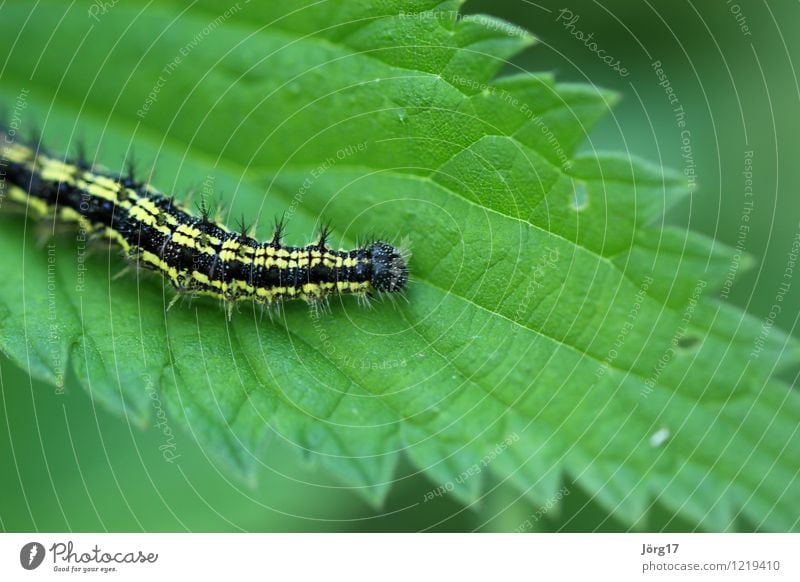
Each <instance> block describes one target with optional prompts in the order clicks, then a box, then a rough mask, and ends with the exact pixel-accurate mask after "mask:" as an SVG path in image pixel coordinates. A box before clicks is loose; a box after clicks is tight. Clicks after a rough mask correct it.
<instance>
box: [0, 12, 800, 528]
mask: <svg viewBox="0 0 800 582" xmlns="http://www.w3.org/2000/svg"><path fill="white" fill-rule="evenodd" d="M565 8H566V9H568V10H570V11H571V12H572V13H573V15H575V16H579V20H578V21H575V22H574V29H570V30H567V29H566V28H565V27H564V23H563V21H562V22H559V21H558V17H559V11H560V10H562V9H565ZM1 11H2V9H0V13H1ZM465 11H466V12H476V13H477V12H481V13H487V14H492V15H496V16H500V17H503V18H505V19H507V20H509V21H511V22H513V23H515V24H518V25H520V26H523V27H525V28H527V29H528V30H531V31H532V32H533V33H534V34H536V35H537V36H538V37H539V38H540V40H541V42H540V44H539V45H538V46H537V47H534V48H533V49H530V50H528V51H526V52H525V53H524V54H522V55H519V56H518V57H516V58H514V59H513V61H512V62H511V63H509V65H508V66H507V67H506V71H505V72H515V71H516V72H519V69H525V70H534V71H543V70H552V71H554V72H555V73H556V75H557V77H558V79H559V80H561V81H573V82H584V83H594V84H597V85H601V86H604V87H608V88H611V89H614V90H616V91H617V92H619V93H620V94H621V96H622V100H621V102H620V104H619V105H618V107H617V108H616V109H615V112H614V115H613V116H610V117H609V118H608V119H606V120H605V121H603V122H602V123H601V125H600V126H599V128H598V129H597V130H595V131H594V132H593V133H592V135H591V140H590V141H589V142H588V143H587V145H586V147H587V148H597V149H604V150H605V149H615V150H623V151H628V152H630V153H631V154H633V155H637V156H641V157H644V158H646V159H649V160H652V161H660V162H661V163H663V164H664V165H667V166H671V167H674V168H677V169H683V168H684V160H683V159H682V157H681V154H682V152H681V149H680V148H681V145H682V143H681V135H680V131H681V130H680V129H679V128H678V127H677V125H676V121H675V116H674V113H673V111H672V106H671V105H670V104H669V103H668V101H667V98H666V95H665V93H664V90H663V88H662V87H660V86H659V84H658V79H657V77H656V74H655V73H654V71H653V69H652V67H651V65H652V63H653V61H657V60H660V61H661V63H662V66H663V68H664V70H665V72H666V73H667V75H668V76H669V79H670V82H671V84H672V86H673V88H674V90H675V91H676V94H677V95H678V98H679V100H680V103H681V105H683V107H684V110H685V112H686V121H687V124H688V126H687V127H688V129H689V130H690V131H691V139H692V146H693V155H694V158H695V162H696V167H697V174H698V184H699V188H698V189H697V191H696V192H695V193H694V194H693V195H692V196H690V197H688V198H687V199H686V200H685V201H684V202H682V203H681V204H680V205H679V206H678V207H676V208H675V209H673V210H672V211H671V212H670V214H669V215H668V217H667V220H668V221H669V222H671V223H674V224H684V225H690V226H691V227H692V228H693V229H695V230H697V231H700V232H703V233H705V234H707V235H709V236H711V237H714V238H715V239H717V240H719V241H721V242H724V243H727V244H728V245H731V246H736V244H737V240H738V236H739V227H740V225H741V224H742V212H743V208H744V202H745V196H744V187H745V185H744V176H743V174H742V172H743V170H744V157H745V152H746V151H752V152H754V155H753V159H754V163H753V181H754V190H755V195H754V207H753V212H752V220H751V222H750V226H751V228H750V231H749V232H748V233H747V237H746V240H745V241H744V247H745V250H746V252H747V253H749V254H750V255H752V256H753V257H755V258H756V260H757V264H758V266H757V267H756V268H754V269H752V270H750V271H749V272H747V273H744V274H742V275H741V276H740V277H739V278H738V279H737V280H736V282H735V284H734V285H733V287H732V289H731V292H730V296H729V297H728V298H727V301H730V302H731V303H733V304H736V305H738V306H740V307H742V308H744V309H746V310H747V311H749V312H750V313H752V314H754V315H756V316H757V317H765V316H766V315H767V313H768V311H769V308H770V306H771V305H772V304H773V303H774V297H775V293H776V289H777V285H778V283H779V281H780V278H781V276H782V274H783V270H784V268H785V265H786V254H787V252H788V249H789V246H790V244H791V241H792V239H793V238H794V236H795V235H796V234H797V233H798V231H800V196H798V193H797V192H798V189H799V188H798V187H799V186H800V183H799V182H800V173H798V171H797V167H798V164H797V159H798V155H799V154H800V131H798V130H800V121H798V118H800V116H799V115H798V114H800V85H798V74H797V70H796V68H795V65H794V63H795V60H797V59H798V58H800V39H798V37H797V34H796V33H797V30H800V4H798V3H797V2H789V1H785V2H776V3H771V4H768V3H767V2H766V1H762V2H756V1H752V2H740V3H739V4H736V3H733V2H726V1H725V0H719V1H718V2H713V3H702V4H701V3H694V4H693V3H689V2H683V1H681V0H679V1H677V2H674V1H670V2H667V1H663V0H662V1H661V2H649V1H645V2H641V3H640V2H630V1H625V0H613V1H608V0H605V1H602V2H589V1H584V2H573V3H571V4H565V3H563V2H559V3H556V2H552V1H540V2H537V3H533V2H528V1H526V0H505V1H504V2H497V1H489V0H473V1H470V2H468V3H467V4H466V6H465ZM573 17H574V16H573ZM562 20H563V19H562ZM745 25H746V26H747V27H748V28H747V29H743V28H742V27H743V26H745ZM574 30H581V31H583V32H584V33H585V34H593V35H594V37H593V40H595V41H596V42H597V44H598V45H599V47H600V48H602V49H605V50H606V51H607V54H609V55H613V56H614V57H615V58H617V59H619V60H620V61H621V64H622V65H623V66H625V67H626V68H627V69H628V70H629V71H630V75H628V76H627V77H623V76H620V74H619V73H617V72H615V71H614V70H612V69H611V68H610V67H608V66H607V65H606V64H605V63H603V62H601V61H600V59H599V58H598V57H597V55H595V54H594V53H593V52H591V51H590V50H589V49H588V48H587V47H586V46H585V45H584V44H583V43H582V42H581V41H580V40H579V39H577V38H576V37H575V36H574V35H572V34H570V31H574ZM798 307H800V293H798V292H797V290H796V289H795V290H793V292H792V293H790V294H789V295H788V296H787V298H786V301H785V304H784V308H783V311H782V313H781V314H780V316H779V318H778V319H777V321H776V325H778V326H779V327H781V328H783V329H784V330H787V331H793V330H794V328H795V325H796V323H797V314H798V311H800V310H799V309H798ZM787 379H788V380H789V381H794V380H795V378H793V377H791V376H789V377H787ZM795 383H796V382H795ZM53 391H54V389H53V388H52V387H51V386H48V385H43V384H41V383H38V382H36V381H32V380H31V379H30V377H28V376H27V375H26V374H25V373H24V371H22V370H20V369H18V368H16V367H15V366H14V365H12V364H10V363H9V362H8V361H7V360H4V359H0V394H1V395H2V399H0V418H2V419H4V421H5V422H4V423H3V424H4V426H3V428H2V429H0V467H2V470H1V471H0V491H1V492H2V495H0V529H2V530H5V531H32V530H42V531H53V530H74V531H94V530H99V531H104V530H109V531H120V530H122V531H184V530H213V531H238V530H248V531H386V530H388V531H396V530H422V529H429V530H440V531H465V530H467V531H469V530H488V531H498V530H499V531H507V530H513V529H515V528H516V527H518V526H519V524H520V523H521V522H522V521H523V520H524V519H525V518H526V517H528V516H529V515H531V514H532V513H534V512H535V511H536V508H534V507H531V506H529V505H528V503H527V502H525V501H522V500H519V499H518V498H517V497H518V496H517V494H515V493H513V492H511V491H509V490H506V489H504V488H496V489H492V492H491V493H490V494H489V495H488V496H487V497H486V498H485V500H484V502H483V503H482V505H481V506H479V507H471V508H464V507H461V506H460V505H458V504H457V503H455V502H453V501H451V500H449V499H447V498H437V499H435V500H433V501H430V502H428V503H422V498H423V496H424V494H425V492H427V491H429V490H430V489H432V488H433V487H434V485H432V484H431V483H430V482H429V481H428V480H427V479H426V478H424V477H423V476H420V475H416V474H415V473H414V471H413V470H412V468H411V466H410V465H408V464H404V463H401V465H400V467H399V470H398V475H397V482H396V484H395V486H394V488H393V490H392V493H391V494H390V496H389V498H388V500H387V501H386V503H385V505H383V506H382V507H371V506H369V505H367V504H366V503H365V502H364V501H363V500H362V499H361V498H360V497H359V496H358V494H357V493H356V492H354V491H351V490H348V489H346V488H342V487H340V486H339V485H338V483H337V481H336V479H335V478H334V477H333V476H330V475H325V474H321V473H320V470H319V469H318V468H316V467H310V466H309V467H306V466H302V463H298V458H299V457H298V456H297V455H296V454H295V452H293V451H291V450H289V447H288V446H287V445H285V444H283V443H280V442H274V443H272V444H271V445H270V460H271V465H270V468H269V469H264V470H263V471H262V473H261V474H260V475H258V479H257V485H256V484H254V483H241V482H235V481H232V480H230V479H229V478H228V477H227V475H226V473H225V472H224V470H223V469H220V468H218V467H217V466H215V465H214V463H213V462H212V460H210V459H209V458H208V457H207V456H206V455H205V454H204V452H203V450H202V449H201V448H200V447H199V446H198V445H197V444H196V443H195V441H194V439H193V437H192V435H191V434H188V433H184V432H181V433H179V434H178V436H177V442H178V443H179V448H180V455H181V458H180V463H179V464H170V463H167V462H165V461H164V459H163V457H162V454H161V451H160V450H159V448H158V447H159V446H160V445H161V444H162V442H163V436H162V435H161V434H160V432H159V430H158V429H156V428H150V429H147V430H142V429H141V428H139V427H136V426H133V425H132V424H131V423H130V421H129V420H128V419H126V418H121V417H119V416H116V415H113V414H110V413H108V412H107V411H105V410H103V409H102V408H101V407H99V405H96V404H94V403H93V402H92V400H91V398H90V396H89V394H87V393H86V392H85V391H84V390H82V389H80V388H77V387H76V384H75V383H74V382H71V381H70V380H69V379H68V380H67V388H66V393H65V394H64V395H59V396H57V397H55V396H54V393H53ZM65 435H66V436H65ZM489 485H490V488H491V484H489ZM536 525H537V527H539V528H540V529H542V530H545V531H618V530H623V529H624V526H622V525H621V524H620V523H618V522H616V521H615V520H614V519H613V517H611V516H609V515H608V514H607V513H606V512H605V510H604V509H602V508H601V507H599V506H597V505H596V504H595V503H593V502H592V501H591V499H590V498H589V497H588V496H587V495H585V494H584V493H582V492H581V491H580V490H579V489H577V488H574V487H573V488H572V489H571V494H570V495H569V496H567V497H565V498H564V501H563V504H562V505H561V507H560V508H558V509H557V510H553V511H551V512H550V513H548V515H547V516H546V517H545V519H544V520H542V521H540V522H538V523H537V524H536ZM691 528H692V526H691V524H686V523H680V522H678V521H676V520H675V519H674V518H673V517H672V516H671V515H668V514H667V513H662V512H661V511H660V510H659V509H658V507H656V508H655V509H654V510H653V512H652V514H651V515H650V520H649V523H648V529H652V530H670V531H686V530H690V529H691ZM741 529H744V530H747V529H748V524H741Z"/></svg>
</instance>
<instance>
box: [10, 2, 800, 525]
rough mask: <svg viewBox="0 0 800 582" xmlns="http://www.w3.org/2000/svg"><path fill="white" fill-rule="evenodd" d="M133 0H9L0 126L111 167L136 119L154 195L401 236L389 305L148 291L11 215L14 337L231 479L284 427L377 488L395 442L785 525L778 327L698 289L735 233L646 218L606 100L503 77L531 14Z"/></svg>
mask: <svg viewBox="0 0 800 582" xmlns="http://www.w3.org/2000/svg"><path fill="white" fill-rule="evenodd" d="M132 4H133V3H124V4H123V3H119V4H117V5H114V6H111V7H109V8H108V9H107V10H105V11H104V12H103V13H97V12H96V11H95V13H92V12H91V11H92V6H96V4H90V3H88V2H78V3H72V4H69V5H68V6H67V5H64V4H63V3H60V2H56V1H54V0H43V1H42V2H39V3H37V4H36V5H35V6H34V7H31V6H30V3H28V2H22V1H21V0H20V1H11V2H6V3H5V4H4V5H3V7H2V8H0V13H1V14H2V17H3V22H4V23H5V28H6V30H11V31H15V33H14V34H13V35H4V36H3V37H2V38H1V39H0V44H1V45H2V47H3V54H6V55H8V60H7V62H6V64H5V66H4V68H3V69H2V73H0V74H1V75H2V94H3V101H4V102H5V103H7V104H9V106H10V108H11V109H12V111H11V116H12V119H13V118H15V117H19V119H20V123H21V124H22V125H23V126H24V127H27V128H30V127H31V126H34V125H36V124H41V125H42V126H43V128H44V135H45V137H46V141H47V144H48V145H49V146H50V147H52V148H53V149H61V148H63V149H64V150H65V151H66V149H67V148H69V147H71V146H73V145H74V143H73V142H75V141H76V140H77V139H78V138H79V137H81V136H82V137H84V138H85V139H86V140H87V141H88V142H89V144H90V146H91V147H90V148H89V151H90V152H94V153H95V154H96V158H97V161H98V162H99V163H102V164H104V165H105V166H107V167H110V168H112V169H121V168H122V164H123V159H124V157H125V155H126V154H127V153H129V150H131V149H132V147H133V146H132V144H133V143H134V142H135V144H136V155H137V157H140V158H143V159H144V160H146V161H147V162H148V163H149V162H150V161H151V160H152V163H153V165H154V166H155V167H156V168H157V171H156V175H155V176H154V178H153V183H154V185H155V186H157V187H158V188H159V189H161V190H164V191H169V192H176V193H178V194H180V193H181V192H185V191H186V190H187V189H189V188H191V187H194V188H195V189H198V190H201V191H203V192H205V191H209V190H213V191H214V192H216V193H217V194H218V195H219V194H220V193H221V194H222V196H223V197H224V199H225V201H226V203H227V204H228V208H229V212H228V213H227V214H226V215H227V216H231V217H238V216H239V215H240V214H241V213H244V214H245V216H248V217H259V218H260V221H259V233H260V234H261V235H263V236H268V235H269V234H270V229H269V226H270V223H271V221H272V217H273V216H275V215H280V214H281V213H282V212H283V211H287V213H288V215H290V217H291V222H290V239H292V240H293V242H296V243H304V242H305V241H306V240H307V239H309V238H310V237H311V236H312V235H313V231H314V228H315V226H317V225H318V224H319V223H320V222H321V220H322V219H329V220H331V222H332V224H333V225H334V228H335V233H336V235H337V236H338V237H339V238H340V240H341V242H342V244H343V245H352V244H354V241H355V240H356V239H358V238H359V237H363V236H365V235H367V234H371V233H375V232H378V233H381V234H383V235H385V236H388V237H390V238H398V239H399V238H401V237H407V238H408V240H409V241H410V243H411V246H412V250H413V253H414V254H413V258H412V261H411V264H410V265H411V269H412V275H413V283H412V284H411V286H410V289H409V292H408V303H404V302H402V301H401V302H399V303H397V304H393V303H391V302H382V303H377V304H375V305H374V307H373V308H372V309H364V308H362V307H359V306H358V305H356V304H355V302H353V301H348V300H343V301H341V302H339V301H337V302H334V305H333V307H332V313H326V314H323V315H322V316H320V317H315V316H314V315H313V314H310V313H309V311H308V309H307V308H306V307H305V306H304V305H294V304H291V305H287V306H286V308H285V310H284V311H282V312H281V313H280V314H279V315H277V316H276V317H273V318H272V319H270V318H269V317H265V316H263V314H262V313H261V312H260V311H259V310H258V309H257V308H254V306H252V305H242V306H240V307H239V309H238V312H237V313H236V314H235V315H234V317H233V319H232V320H231V321H228V320H227V319H226V317H225V314H224V310H222V309H217V307H216V306H215V305H214V304H213V303H212V302H208V301H203V300H198V301H193V302H191V303H190V302H188V301H187V302H184V303H179V304H178V305H177V306H176V307H174V308H172V309H171V310H169V311H165V309H166V306H167V304H168V303H169V301H170V299H171V295H170V293H169V291H168V290H164V289H162V286H161V285H160V284H159V282H158V279H157V278H156V277H154V276H151V275H146V274H144V273H138V274H137V273H134V274H131V275H129V276H125V277H121V278H119V279H112V276H113V275H114V274H116V273H117V271H119V270H120V269H121V268H122V267H123V266H124V261H122V260H121V259H120V258H119V257H118V256H117V251H116V250H114V249H106V248H105V247H99V248H98V247H93V249H92V251H91V253H90V254H88V255H87V254H86V252H85V251H84V249H83V248H82V243H81V242H80V241H76V240H75V237H74V236H69V235H63V234H58V235H56V236H55V237H54V238H52V239H51V242H50V243H49V245H50V246H38V245H37V244H36V241H37V233H36V230H35V227H34V226H33V225H32V224H29V223H26V222H24V221H22V220H20V218H19V217H18V216H10V215H8V213H5V212H4V213H3V216H2V218H0V221H1V223H2V227H0V239H2V245H3V248H4V249H6V252H5V256H4V259H3V264H2V267H0V268H1V269H2V274H3V276H2V277H0V331H1V333H2V339H0V347H1V348H2V349H3V351H4V352H5V353H7V354H8V355H9V356H10V357H11V358H13V359H14V360H15V361H17V362H19V363H20V364H21V365H23V366H24V367H26V368H27V369H29V370H30V371H31V373H32V374H34V375H35V376H37V377H40V378H45V379H47V380H49V381H50V382H53V383H59V382H61V381H62V378H64V377H69V376H70V375H74V376H76V377H77V379H78V381H79V382H80V383H81V384H82V385H83V386H85V387H86V388H87V389H88V390H89V391H90V392H91V394H92V395H93V397H94V398H96V399H97V400H99V401H101V402H103V403H105V404H106V405H108V406H110V407H112V408H114V409H117V410H120V411H123V412H124V413H125V414H128V415H130V416H131V417H133V418H135V419H136V420H137V421H138V422H140V423H141V424H142V425H148V424H152V423H153V422H154V420H155V419H154V416H153V415H154V411H153V407H152V406H151V403H150V400H149V396H148V392H149V391H150V390H152V389H155V390H158V391H159V392H160V394H161V400H162V401H163V402H164V403H165V405H166V406H167V408H168V410H169V414H170V415H172V416H173V417H175V418H178V419H180V420H181V421H182V423H183V425H184V426H185V427H186V428H187V430H189V431H191V433H192V434H193V435H194V437H195V438H197V439H198V440H199V441H200V442H202V443H204V445H205V446H206V447H207V448H208V449H209V450H210V451H213V452H214V453H215V454H216V455H217V457H218V458H221V459H224V460H226V461H227V462H228V463H229V466H230V468H231V470H236V471H238V472H240V473H242V474H244V475H248V474H252V472H253V469H254V468H255V467H257V466H258V465H259V464H261V463H264V462H267V461H265V457H264V456H265V453H264V448H265V446H266V444H267V443H268V442H269V441H270V440H271V439H282V440H286V441H288V442H290V443H293V444H294V445H295V446H296V448H297V449H298V450H299V451H301V453H302V454H303V456H304V457H306V458H309V459H311V460H314V461H316V462H319V463H321V464H323V465H324V466H326V467H329V468H330V469H331V470H332V471H334V472H335V473H337V474H338V475H339V476H340V477H341V479H342V480H343V482H345V483H347V484H349V485H351V486H353V487H357V488H359V489H360V490H361V491H362V492H363V494H364V495H365V496H366V497H367V498H368V499H370V500H372V501H373V502H376V503H378V502H380V500H381V499H383V497H384V496H385V495H386V493H387V491H388V490H389V488H390V486H391V482H392V479H393V477H394V469H395V464H396V461H397V459H398V455H400V454H406V455H408V457H409V458H410V459H411V460H412V461H413V462H414V463H415V464H416V465H417V466H418V467H419V469H420V470H423V471H426V472H427V473H428V474H429V475H430V476H431V479H432V490H441V491H444V492H446V494H452V495H456V496H458V497H459V498H460V499H461V500H462V501H464V502H465V503H472V502H475V501H477V500H479V499H480V497H481V495H482V491H484V489H485V485H486V482H485V480H486V478H487V475H490V476H491V477H492V479H493V480H496V481H501V482H504V483H506V482H507V483H509V484H511V485H512V486H514V487H517V488H518V489H520V490H521V491H522V492H524V493H525V495H527V496H528V498H529V499H530V500H532V501H533V502H534V503H539V504H544V503H546V502H547V501H548V500H550V499H552V498H553V496H554V495H555V494H556V491H557V490H558V489H559V488H560V487H561V483H562V480H563V479H564V478H567V479H568V480H570V481H575V482H577V484H579V485H580V486H582V487H583V488H585V489H587V490H588V491H589V492H590V493H591V495H592V496H593V497H594V498H595V499H596V500H597V501H598V502H599V503H601V504H602V505H603V506H605V507H606V508H607V509H608V510H609V511H610V512H613V513H614V515H615V517H617V518H618V519H619V520H622V521H623V522H625V523H627V524H629V525H635V526H639V527H646V516H647V512H648V510H649V508H650V507H651V506H652V504H653V503H654V502H656V501H657V502H658V503H660V504H662V505H663V506H665V507H666V508H669V509H670V510H672V511H674V512H675V513H678V514H681V515H683V516H684V517H685V518H688V519H690V520H692V521H693V522H694V523H695V524H697V526H698V527H701V528H705V529H710V530H724V529H732V528H735V527H736V523H737V520H739V519H743V518H744V519H747V520H748V522H749V523H752V524H753V525H754V526H755V527H757V528H759V529H772V530H786V529H796V528H797V527H798V509H797V507H796V504H795V503H794V500H795V499H797V497H798V495H799V494H800V483H799V482H798V471H797V468H798V466H800V446H799V445H800V442H799V441H800V437H798V434H797V431H796V419H797V418H798V414H800V398H798V395H797V392H796V391H794V390H792V389H791V388H790V387H789V386H786V385H784V384H783V383H781V382H780V381H777V380H771V379H770V377H771V376H772V375H773V374H774V372H775V370H776V369H777V368H779V367H782V366H786V365H790V364H795V363H796V362H797V361H798V359H800V347H798V344H797V342H796V341H795V340H792V339H790V338H788V337H787V336H785V335H784V334H782V333H781V332H780V331H778V330H777V329H774V328H768V327H766V326H765V324H764V322H762V321H757V320H754V319H753V318H751V317H749V316H747V315H745V314H744V313H742V312H740V311H739V310H737V309H734V308H731V307H729V306H726V305H724V304H721V303H720V302H718V301H716V300H715V298H714V295H715V292H716V291H717V290H718V289H719V288H720V286H721V285H722V282H723V281H724V278H725V276H726V274H727V271H728V266H729V265H730V261H731V257H732V252H731V251H730V250H729V249H726V248H723V247H722V246H721V245H720V244H718V243H714V242H712V241H708V240H705V239H703V238H702V237H700V236H699V235H696V234H692V233H687V232H684V231H680V230H676V229H666V230H662V229H660V227H659V223H660V217H661V216H662V215H663V213H664V211H665V210H666V209H667V208H668V207H669V206H670V205H672V204H673V203H674V202H675V201H676V200H678V199H679V198H680V196H682V195H683V193H684V192H685V191H686V186H687V185H686V183H685V181H684V180H683V179H682V176H681V175H676V174H674V173H671V172H668V171H663V170H662V169H661V168H659V167H657V166H653V165H650V164H647V163H645V162H642V161H639V160H635V159H630V158H628V157H625V156H621V155H617V154H606V153H595V154H591V155H590V154H579V153H578V152H577V149H578V148H579V147H580V145H581V144H582V143H583V141H584V139H585V137H586V134H587V132H588V131H589V130H590V128H591V126H592V125H593V124H594V123H595V122H596V121H598V120H599V119H600V118H601V117H602V115H603V114H604V113H606V112H607V111H608V108H609V107H610V106H611V105H612V104H613V102H614V101H615V96H614V95H613V94H611V93H608V92H603V91H599V90H597V89H595V88H592V87H589V86H583V85H560V84H557V83H556V82H555V81H554V79H553V77H552V76H550V75H547V74H541V75H534V74H525V75H515V76H512V77H501V78H497V79H495V78H494V75H495V74H496V73H497V71H498V70H499V68H500V67H501V65H502V64H503V63H504V60H505V59H506V58H508V57H510V56H512V55H513V54H515V53H517V52H518V51H520V50H522V49H524V48H526V47H528V46H529V45H531V44H532V42H533V39H532V37H531V36H529V35H528V34H527V33H521V32H520V31H519V30H517V29H515V28H513V27H510V26H509V25H507V24H506V23H503V22H500V21H498V20H494V19H491V18H488V17H476V16H473V17H463V18H462V17H460V16H459V15H458V13H457V11H458V9H459V7H460V4H461V3H460V2H458V1H446V2H440V1H438V0H436V1H434V0H429V1H428V0H382V1H380V2H375V1H367V0H357V1H354V0H348V1H347V2H345V1H343V0H342V1H335V2H334V1H330V2H321V3H311V2H308V3H305V4H301V3H277V2H269V3H267V2H263V3H250V2H244V1H242V2H239V3H238V4H233V5H231V4H230V3H225V2H221V1H205V2H198V3H193V4H191V5H190V6H188V7H187V6H185V5H184V3H180V2H177V1H176V2H172V3H167V2H163V3H158V4H147V5H144V4H143V5H141V6H136V5H132ZM231 6H233V7H231ZM17 33H18V34H17ZM20 96H21V101H22V102H24V107H23V106H21V105H18V103H19V102H20V99H19V98H20ZM15 104H17V105H18V107H17V108H16V109H15V108H14V107H15ZM17 109H18V110H19V111H17ZM48 228H49V225H48V226H46V227H45V230H47V229H48ZM84 267H85V268H84ZM420 502H421V503H424V499H423V498H421V499H420Z"/></svg>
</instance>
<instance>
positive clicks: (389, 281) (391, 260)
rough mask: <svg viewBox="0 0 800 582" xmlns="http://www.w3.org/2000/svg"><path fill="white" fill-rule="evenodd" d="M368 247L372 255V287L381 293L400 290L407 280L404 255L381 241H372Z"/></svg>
mask: <svg viewBox="0 0 800 582" xmlns="http://www.w3.org/2000/svg"><path fill="white" fill-rule="evenodd" d="M369 249H370V254H371V256H372V278H371V279H370V283H371V284H372V287H373V288H374V289H375V290H376V291H380V292H383V293H393V292H395V291H401V290H402V289H403V287H405V285H406V283H407V282H408V265H407V264H406V258H407V257H406V255H405V254H404V253H403V252H401V251H400V250H398V249H397V248H395V247H393V246H392V245H390V244H388V243H385V242H382V241H376V242H374V243H372V246H370V248H369Z"/></svg>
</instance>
